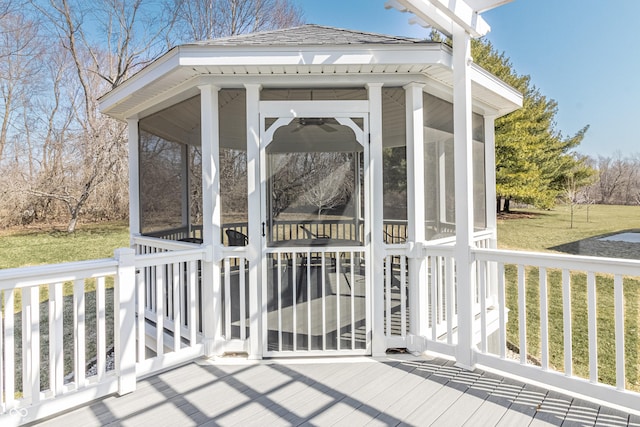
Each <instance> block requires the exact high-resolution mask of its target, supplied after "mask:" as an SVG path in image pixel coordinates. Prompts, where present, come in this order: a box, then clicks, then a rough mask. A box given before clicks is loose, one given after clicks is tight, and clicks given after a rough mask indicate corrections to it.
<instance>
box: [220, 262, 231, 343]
mask: <svg viewBox="0 0 640 427" xmlns="http://www.w3.org/2000/svg"><path fill="white" fill-rule="evenodd" d="M222 262H223V265H224V337H225V338H226V339H227V340H230V339H231V338H232V337H231V263H230V262H229V258H225V259H224V260H223V261H222Z"/></svg>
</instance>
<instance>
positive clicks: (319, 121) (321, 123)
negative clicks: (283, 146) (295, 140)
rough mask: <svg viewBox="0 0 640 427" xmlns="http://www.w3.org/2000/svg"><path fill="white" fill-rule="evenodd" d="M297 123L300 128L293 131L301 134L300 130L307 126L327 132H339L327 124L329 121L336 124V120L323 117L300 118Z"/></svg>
mask: <svg viewBox="0 0 640 427" xmlns="http://www.w3.org/2000/svg"><path fill="white" fill-rule="evenodd" d="M296 121H297V122H298V126H297V127H296V128H295V129H294V130H293V132H299V131H300V129H302V128H304V127H306V126H318V127H319V128H320V129H322V130H323V131H325V132H337V129H335V128H334V127H333V126H331V125H329V124H328V123H327V122H329V121H332V122H335V120H334V119H326V118H323V117H300V118H298V119H296Z"/></svg>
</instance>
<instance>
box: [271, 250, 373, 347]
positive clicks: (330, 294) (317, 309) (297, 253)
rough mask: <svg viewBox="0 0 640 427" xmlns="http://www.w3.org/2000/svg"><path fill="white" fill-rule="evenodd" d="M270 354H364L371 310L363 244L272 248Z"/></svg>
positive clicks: (367, 342)
mask: <svg viewBox="0 0 640 427" xmlns="http://www.w3.org/2000/svg"><path fill="white" fill-rule="evenodd" d="M267 253H268V257H267V259H266V261H265V262H266V263H267V266H266V271H267V277H266V278H265V282H264V285H263V286H264V291H263V305H265V306H266V308H267V315H266V318H267V321H266V325H264V326H266V333H265V336H264V337H263V340H264V341H263V345H264V348H265V349H266V351H265V352H264V354H265V355H266V356H268V357H282V356H323V355H327V354H343V355H364V354H366V352H367V346H368V344H369V337H368V335H369V334H367V332H366V331H368V330H370V324H371V323H370V318H371V313H370V309H369V306H368V305H367V304H366V303H365V301H367V298H368V297H367V284H366V280H367V279H366V276H365V274H364V271H365V270H366V266H365V261H366V252H365V250H364V248H362V247H361V246H318V247H313V248H309V247H304V248H303V247H300V248H295V247H283V248H278V247H271V248H268V249H267Z"/></svg>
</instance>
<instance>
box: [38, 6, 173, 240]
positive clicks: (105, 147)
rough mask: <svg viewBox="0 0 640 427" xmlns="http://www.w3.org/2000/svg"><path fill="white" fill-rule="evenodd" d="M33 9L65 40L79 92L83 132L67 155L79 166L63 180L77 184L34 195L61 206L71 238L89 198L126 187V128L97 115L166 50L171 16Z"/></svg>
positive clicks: (127, 9) (110, 9) (68, 168)
mask: <svg viewBox="0 0 640 427" xmlns="http://www.w3.org/2000/svg"><path fill="white" fill-rule="evenodd" d="M32 4H33V5H34V7H35V8H36V9H37V10H38V11H40V12H41V13H42V14H43V15H44V16H45V17H46V18H48V22H49V25H50V27H51V28H52V31H55V33H56V34H57V36H58V37H59V39H60V40H61V44H62V46H63V47H64V48H65V50H66V52H67V54H68V57H69V59H70V62H71V64H73V73H74V75H75V83H76V85H78V87H79V88H80V89H81V90H80V93H78V100H79V103H78V104H77V106H76V107H75V108H73V111H74V118H73V120H74V122H75V123H76V124H78V126H79V131H78V132H76V133H75V134H74V135H73V137H70V138H67V140H66V143H67V144H68V145H71V146H73V147H74V149H73V151H72V152H68V153H66V154H67V156H68V155H72V158H73V159H74V160H75V162H74V163H72V164H70V163H66V165H65V174H64V176H65V177H69V176H71V177H73V179H68V178H65V179H64V181H65V185H59V186H58V187H57V188H55V189H49V190H48V191H44V190H41V189H32V190H31V191H32V193H33V194H38V195H40V196H41V197H47V198H53V199H56V200H58V201H60V202H61V203H63V204H64V205H65V206H66V209H67V211H68V215H69V222H68V227H67V230H68V231H69V232H73V231H74V230H75V227H76V224H77V221H78V217H79V216H80V214H81V212H82V211H83V209H84V207H85V204H86V203H87V200H88V199H89V197H91V196H95V195H97V194H98V192H97V190H98V188H101V187H103V186H108V185H109V184H113V182H117V184H118V185H119V186H122V184H124V182H123V180H122V179H118V178H121V177H122V176H123V175H124V176H126V157H127V156H126V135H125V132H124V129H125V128H124V126H123V125H122V124H118V123H115V122H114V121H112V120H110V119H107V118H105V117H103V116H101V115H100V114H99V112H98V106H97V98H98V97H99V96H100V95H101V94H102V93H104V92H105V91H106V90H108V89H110V88H113V87H115V86H117V85H118V84H120V83H121V82H122V81H123V80H124V79H125V78H126V77H127V76H128V75H130V74H131V73H132V72H134V71H136V70H137V69H139V68H140V67H142V66H144V65H145V64H147V63H148V62H149V61H151V60H153V59H154V57H156V56H157V55H159V54H160V52H161V51H162V50H164V49H165V45H164V43H165V42H166V40H167V33H168V32H169V30H170V28H171V26H172V25H173V19H172V18H171V17H172V15H171V14H168V16H169V19H166V18H167V12H166V11H165V10H164V9H162V8H158V7H157V4H155V3H152V2H151V1H143V0H133V1H118V0H102V1H100V2H98V3H95V4H92V5H91V9H88V7H87V6H86V5H85V3H84V2H81V1H74V0H50V3H49V4H48V5H46V6H44V5H41V4H40V3H37V2H35V1H34V2H32ZM154 11H155V14H154ZM89 21H91V22H92V23H93V24H95V23H97V24H98V25H97V28H98V29H99V31H100V32H101V34H100V36H101V37H103V38H104V40H106V41H107V43H106V46H104V45H102V46H100V45H98V44H96V43H94V42H93V41H92V38H91V34H90V33H89V32H88V31H87V28H86V25H88V24H86V22H89ZM158 22H160V23H164V24H162V25H157V24H158ZM67 136H68V137H69V135H67ZM125 188H126V186H125ZM116 191H117V190H116ZM118 193H120V194H122V193H123V191H119V192H118ZM116 194H117V193H116Z"/></svg>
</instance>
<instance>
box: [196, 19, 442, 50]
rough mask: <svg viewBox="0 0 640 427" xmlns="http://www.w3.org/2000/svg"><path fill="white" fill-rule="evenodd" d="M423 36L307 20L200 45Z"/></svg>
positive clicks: (402, 40)
mask: <svg viewBox="0 0 640 427" xmlns="http://www.w3.org/2000/svg"><path fill="white" fill-rule="evenodd" d="M425 43H432V42H429V41H427V40H423V39H416V38H410V37H401V36H388V35H384V34H375V33H367V32H362V31H353V30H345V29H341V28H334V27H326V26H322V25H315V24H307V25H302V26H299V27H292V28H284V29H280V30H272V31H263V32H258V33H250V34H242V35H239V36H231V37H223V38H219V39H211V40H204V41H201V42H196V43H194V44H196V45H199V46H304V45H311V46H314V45H334V46H339V45H352V44H404V45H407V44H425Z"/></svg>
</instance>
